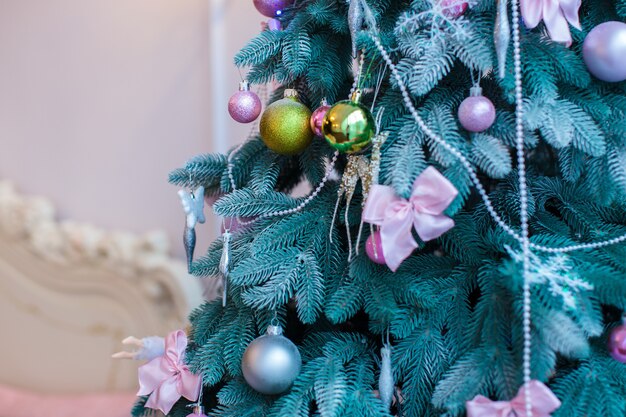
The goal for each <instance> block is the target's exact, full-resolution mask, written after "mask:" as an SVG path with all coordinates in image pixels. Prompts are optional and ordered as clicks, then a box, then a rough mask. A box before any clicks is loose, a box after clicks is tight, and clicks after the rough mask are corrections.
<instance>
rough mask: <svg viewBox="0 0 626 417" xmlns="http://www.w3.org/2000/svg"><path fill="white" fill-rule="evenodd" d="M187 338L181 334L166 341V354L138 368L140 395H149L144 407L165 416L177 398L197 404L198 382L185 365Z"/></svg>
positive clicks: (199, 381) (178, 332)
mask: <svg viewBox="0 0 626 417" xmlns="http://www.w3.org/2000/svg"><path fill="white" fill-rule="evenodd" d="M186 348H187V335H186V334H185V332H183V331H182V330H177V331H175V332H172V333H170V334H169V335H167V337H166V338H165V353H164V354H163V356H159V357H157V358H154V359H152V360H151V361H150V362H148V363H147V364H145V365H143V366H141V367H140V368H139V392H138V393H137V395H148V394H151V395H150V398H148V401H147V402H146V405H145V406H146V407H148V408H153V409H155V410H161V411H162V412H163V413H165V414H168V413H169V412H170V410H171V409H172V407H173V406H174V404H175V403H176V401H178V400H179V399H180V397H185V398H187V399H188V400H190V401H196V400H197V399H198V395H199V394H200V385H201V379H200V376H198V375H194V374H193V373H191V371H190V370H189V367H188V366H187V365H185V363H184V356H185V349H186Z"/></svg>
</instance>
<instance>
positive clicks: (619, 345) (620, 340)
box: [609, 324, 626, 363]
mask: <svg viewBox="0 0 626 417" xmlns="http://www.w3.org/2000/svg"><path fill="white" fill-rule="evenodd" d="M609 353H610V354H611V356H612V357H613V359H615V360H616V361H619V362H622V363H626V325H623V324H622V325H621V326H617V327H616V328H614V329H613V330H612V331H611V335H610V336H609Z"/></svg>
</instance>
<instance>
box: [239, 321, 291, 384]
mask: <svg viewBox="0 0 626 417" xmlns="http://www.w3.org/2000/svg"><path fill="white" fill-rule="evenodd" d="M282 334H283V329H282V328H281V327H280V326H269V327H268V328H267V333H265V334H264V335H263V336H261V337H259V338H257V339H254V340H253V341H252V343H250V345H248V347H247V349H246V351H245V352H244V354H243V359H242V361H241V369H242V371H243V376H244V378H245V379H246V382H247V383H248V385H250V386H251V387H252V388H254V389H255V390H256V391H258V392H260V393H261V394H267V395H276V394H281V393H283V392H285V391H287V390H288V389H289V388H290V387H291V385H292V384H293V382H294V381H295V379H296V378H297V377H298V374H300V368H301V367H302V358H301V356H300V351H299V350H298V348H297V347H296V345H294V344H293V342H292V341H291V340H289V339H287V338H286V337H284V336H283V335H282Z"/></svg>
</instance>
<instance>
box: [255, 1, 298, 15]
mask: <svg viewBox="0 0 626 417" xmlns="http://www.w3.org/2000/svg"><path fill="white" fill-rule="evenodd" d="M293 2H294V0H254V7H256V9H257V10H258V11H259V13H261V14H262V15H263V16H267V17H276V16H280V15H281V14H282V12H283V10H284V9H285V8H286V7H289V6H291V5H292V4H293Z"/></svg>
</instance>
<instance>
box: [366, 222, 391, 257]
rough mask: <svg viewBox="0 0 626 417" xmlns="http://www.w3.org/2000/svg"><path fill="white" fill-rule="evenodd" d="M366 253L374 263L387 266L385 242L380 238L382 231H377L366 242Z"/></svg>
mask: <svg viewBox="0 0 626 417" xmlns="http://www.w3.org/2000/svg"><path fill="white" fill-rule="evenodd" d="M365 253H367V256H368V257H369V258H370V259H371V260H372V262H374V263H377V264H379V265H385V264H386V263H387V262H386V261H385V255H384V254H383V242H382V240H381V238H380V231H378V230H377V231H375V232H374V233H372V234H371V235H370V237H368V238H367V242H365Z"/></svg>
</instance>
